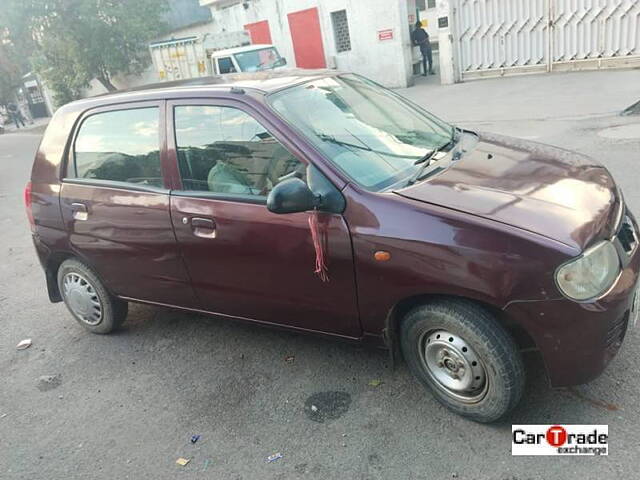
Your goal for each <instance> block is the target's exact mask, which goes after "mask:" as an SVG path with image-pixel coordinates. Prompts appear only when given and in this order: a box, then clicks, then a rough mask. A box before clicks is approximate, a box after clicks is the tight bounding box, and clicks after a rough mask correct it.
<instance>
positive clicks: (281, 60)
mask: <svg viewBox="0 0 640 480" xmlns="http://www.w3.org/2000/svg"><path fill="white" fill-rule="evenodd" d="M286 64H287V59H286V58H284V57H280V58H279V59H278V60H276V61H275V62H274V63H273V66H274V67H284V66H285V65H286Z"/></svg>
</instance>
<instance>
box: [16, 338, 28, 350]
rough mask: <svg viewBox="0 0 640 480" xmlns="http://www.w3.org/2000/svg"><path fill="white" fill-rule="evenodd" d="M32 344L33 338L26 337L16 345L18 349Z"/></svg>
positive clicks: (23, 348)
mask: <svg viewBox="0 0 640 480" xmlns="http://www.w3.org/2000/svg"><path fill="white" fill-rule="evenodd" d="M30 346H31V339H30V338H25V339H24V340H22V341H21V342H20V343H18V345H16V350H25V349H27V348H29V347H30Z"/></svg>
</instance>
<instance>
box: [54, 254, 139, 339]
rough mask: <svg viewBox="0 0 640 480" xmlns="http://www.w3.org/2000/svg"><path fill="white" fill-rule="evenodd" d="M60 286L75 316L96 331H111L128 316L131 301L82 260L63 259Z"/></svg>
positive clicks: (59, 279) (59, 270) (60, 270)
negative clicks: (115, 292) (111, 289)
mask: <svg viewBox="0 0 640 480" xmlns="http://www.w3.org/2000/svg"><path fill="white" fill-rule="evenodd" d="M58 288H59V289H60V294H61V295H62V299H63V300H64V303H65V305H66V306H67V308H68V309H69V311H70V312H71V314H72V315H73V317H74V318H75V319H76V320H77V321H78V323H79V324H80V325H82V326H83V327H84V328H86V329H87V330H89V331H91V332H93V333H111V332H112V331H113V330H115V329H117V328H118V327H119V326H120V325H122V323H123V322H124V321H125V319H126V318H127V312H128V305H127V302H125V301H122V300H120V299H118V298H115V297H114V296H113V295H111V294H110V293H109V292H108V291H107V289H106V288H105V286H104V285H103V284H102V282H101V281H100V279H99V278H98V276H97V275H96V274H95V273H94V272H93V271H92V270H91V269H90V268H89V267H87V266H86V265H85V264H84V263H82V262H80V261H78V260H75V259H69V260H65V261H64V262H62V265H60V268H59V269H58Z"/></svg>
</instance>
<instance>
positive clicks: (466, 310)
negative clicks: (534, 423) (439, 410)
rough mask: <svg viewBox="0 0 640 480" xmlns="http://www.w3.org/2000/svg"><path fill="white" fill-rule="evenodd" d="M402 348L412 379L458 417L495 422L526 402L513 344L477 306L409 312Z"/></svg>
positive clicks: (441, 305) (447, 304) (455, 303)
mask: <svg viewBox="0 0 640 480" xmlns="http://www.w3.org/2000/svg"><path fill="white" fill-rule="evenodd" d="M400 345H401V348H402V352H403V354H404V358H405V360H406V362H407V364H408V366H409V369H410V370H411V372H412V373H413V375H414V376H415V377H416V378H417V379H418V380H420V382H421V383H423V384H424V385H425V386H426V387H428V388H429V389H430V390H431V391H432V393H433V395H434V396H435V397H436V399H437V400H438V401H439V402H440V403H442V404H443V405H445V406H446V407H447V408H449V409H450V410H452V411H454V412H456V413H457V414H459V415H462V416H464V417H467V418H470V419H471V420H474V421H477V422H481V423H489V422H493V421H496V420H498V419H499V418H500V417H502V416H504V415H505V414H506V413H507V412H509V411H510V410H511V409H513V408H514V407H515V406H516V405H517V403H518V402H519V400H520V397H521V396H522V392H523V390H524V382H525V373H524V366H523V363H522V358H521V356H520V353H519V352H518V348H517V346H516V344H515V342H514V341H513V339H512V338H511V336H510V335H509V334H508V333H507V332H506V331H505V330H504V328H502V326H501V325H500V324H499V323H498V322H497V321H496V319H495V318H494V317H493V316H492V315H491V314H490V313H489V312H488V311H486V310H485V309H484V308H482V307H481V306H479V305H477V304H475V303H472V302H470V301H466V300H457V299H442V300H436V301H433V302H431V303H429V304H426V305H423V306H420V307H417V308H415V309H413V310H411V311H410V312H409V313H408V314H407V315H406V317H405V318H404V319H403V321H402V324H401V327H400Z"/></svg>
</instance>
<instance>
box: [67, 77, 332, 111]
mask: <svg viewBox="0 0 640 480" xmlns="http://www.w3.org/2000/svg"><path fill="white" fill-rule="evenodd" d="M341 73H344V72H338V71H336V70H303V69H278V70H265V71H262V72H252V73H231V74H227V75H216V76H209V77H198V78H189V79H183V80H176V81H172V82H161V83H154V84H149V85H141V86H139V87H134V88H130V89H127V90H118V91H116V92H109V93H104V94H102V95H97V96H94V97H89V98H85V99H82V100H76V101H75V102H71V104H68V105H74V106H79V105H80V104H82V103H94V104H95V103H96V101H99V103H100V104H105V105H106V104H109V103H116V102H118V101H127V100H129V97H134V96H135V97H136V100H144V99H162V98H167V97H171V96H173V95H178V96H181V97H185V96H187V95H188V94H191V93H192V94H195V95H202V94H206V93H207V92H211V93H213V92H216V93H219V92H221V91H225V90H227V91H231V89H242V90H245V89H246V90H253V91H255V92H258V93H261V94H264V95H266V94H269V93H273V92H276V91H279V90H283V89H285V88H289V87H292V86H295V85H299V84H301V83H305V82H308V81H311V80H317V79H321V78H326V77H332V76H336V75H339V74H341Z"/></svg>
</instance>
